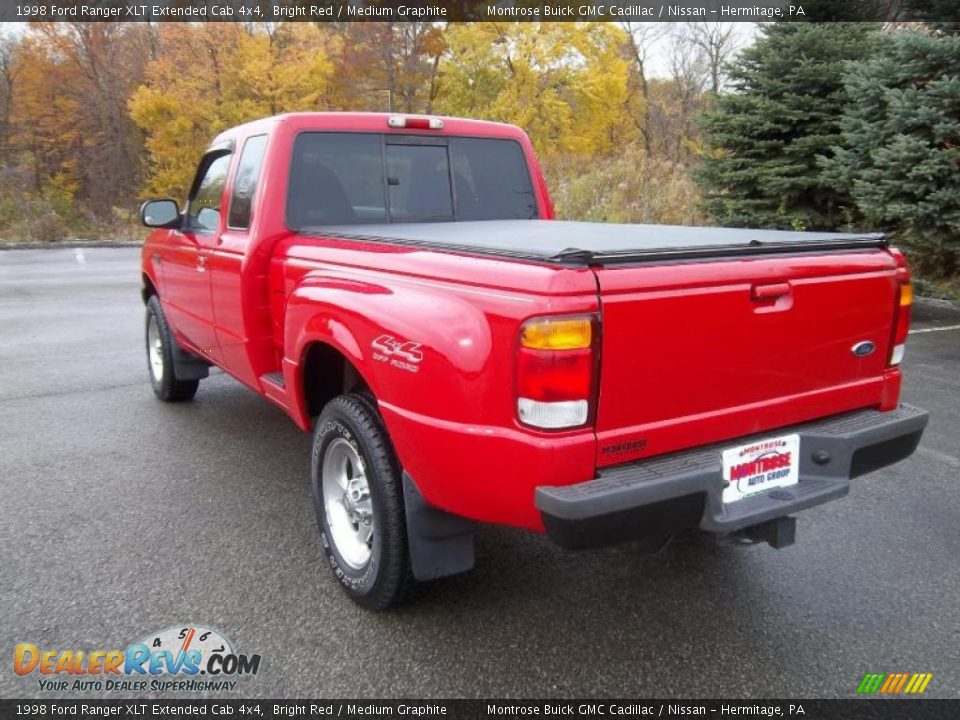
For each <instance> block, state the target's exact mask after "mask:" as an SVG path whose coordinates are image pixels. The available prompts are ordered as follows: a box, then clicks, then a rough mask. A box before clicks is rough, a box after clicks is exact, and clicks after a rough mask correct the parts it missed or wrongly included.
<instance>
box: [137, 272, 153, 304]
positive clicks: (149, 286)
mask: <svg viewBox="0 0 960 720" xmlns="http://www.w3.org/2000/svg"><path fill="white" fill-rule="evenodd" d="M142 278H143V287H142V288H141V289H140V297H142V298H143V302H144V304H146V303H147V300H149V299H150V298H151V297H152V296H154V295H156V294H157V289H156V288H155V287H154V286H153V283H152V282H151V281H150V276H149V275H147V274H146V273H142Z"/></svg>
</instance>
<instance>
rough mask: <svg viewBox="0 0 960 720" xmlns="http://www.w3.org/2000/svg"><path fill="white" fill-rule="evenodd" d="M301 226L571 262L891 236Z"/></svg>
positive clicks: (723, 253)
mask: <svg viewBox="0 0 960 720" xmlns="http://www.w3.org/2000/svg"><path fill="white" fill-rule="evenodd" d="M300 232H301V233H302V234H304V235H319V236H323V237H335V238H344V239H354V240H367V241H373V242H389V243H394V244H404V245H415V246H421V247H429V248H433V249H437V250H449V251H456V252H469V253H475V254H481V255H497V256H504V257H515V258H522V259H529V260H537V261H541V262H550V263H561V264H566V265H594V264H596V265H606V264H610V263H616V262H643V261H647V260H664V259H669V258H679V259H683V258H699V257H728V256H735V255H762V254H767V253H777V252H780V253H784V252H808V251H824V250H843V249H854V248H863V247H880V246H883V245H885V244H886V242H887V241H886V237H885V236H884V235H882V234H849V233H831V232H792V231H784V230H752V229H744V228H718V227H686V226H680V225H624V224H614V223H590V222H568V221H563V220H484V221H469V222H435V223H393V224H378V225H337V226H325V227H310V228H303V229H301V231H300Z"/></svg>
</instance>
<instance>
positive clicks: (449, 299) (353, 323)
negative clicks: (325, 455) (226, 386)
mask: <svg viewBox="0 0 960 720" xmlns="http://www.w3.org/2000/svg"><path fill="white" fill-rule="evenodd" d="M378 280H379V281H371V279H370V278H358V277H350V276H349V275H348V274H347V273H345V272H337V271H326V270H316V271H311V272H308V273H307V274H306V275H304V276H303V277H302V278H301V279H300V282H299V283H298V284H297V285H296V287H295V288H294V289H293V291H292V292H291V293H290V295H289V296H288V300H287V305H286V312H285V318H284V347H286V348H289V350H288V352H287V360H288V361H291V362H295V363H296V364H297V365H298V366H299V365H301V364H302V360H303V357H304V353H305V351H306V349H307V347H308V346H309V345H310V344H311V343H313V342H317V341H320V342H324V343H326V344H328V345H330V346H331V347H334V348H336V349H337V350H338V351H339V352H341V353H342V354H343V355H344V356H345V357H346V358H347V359H348V360H349V361H350V362H351V363H353V365H354V367H355V368H356V370H357V372H358V373H359V374H360V375H361V377H362V378H363V379H364V381H365V382H366V383H367V385H368V386H369V388H370V390H371V391H372V392H373V393H374V395H375V396H376V397H377V399H378V401H380V402H381V403H387V404H389V405H392V406H396V407H399V408H403V409H408V410H410V411H413V412H417V413H422V414H428V415H430V416H433V417H438V418H443V419H447V420H455V421H459V422H463V421H472V422H475V421H478V420H479V419H480V418H487V419H488V418H489V417H490V416H489V414H487V415H484V413H485V411H486V410H487V409H488V408H487V407H486V404H487V403H489V402H491V398H490V393H482V392H480V391H479V389H480V388H479V384H480V383H482V382H486V381H487V379H488V378H486V377H485V376H484V374H485V371H486V369H487V366H488V363H489V361H490V358H491V354H492V348H493V343H494V340H493V334H492V331H491V328H490V323H489V321H488V319H487V317H486V316H485V314H484V313H483V311H482V310H480V309H479V308H478V307H477V306H476V304H475V303H471V302H469V301H468V300H467V299H465V298H461V297H458V296H457V295H456V294H455V293H451V292H450V291H449V290H448V289H445V290H443V291H441V290H440V289H439V288H436V287H433V286H431V285H429V284H425V283H411V282H409V281H407V280H405V279H403V278H397V279H396V281H393V279H388V280H387V281H383V280H380V279H378ZM294 384H295V386H297V387H298V393H299V397H298V398H297V399H296V402H298V403H301V404H302V403H303V398H302V387H303V379H302V378H296V379H294ZM424 388H429V389H430V392H429V393H425V392H424ZM401 461H404V458H403V457H401Z"/></svg>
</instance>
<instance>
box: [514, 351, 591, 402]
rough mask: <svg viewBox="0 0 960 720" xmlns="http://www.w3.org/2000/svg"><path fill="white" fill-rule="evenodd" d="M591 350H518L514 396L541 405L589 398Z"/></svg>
mask: <svg viewBox="0 0 960 720" xmlns="http://www.w3.org/2000/svg"><path fill="white" fill-rule="evenodd" d="M592 377H593V351H592V350H590V349H589V348H588V349H586V350H531V349H530V348H520V357H519V358H518V359H517V393H518V394H519V395H520V397H525V398H529V399H531V400H542V401H544V402H557V401H559V400H585V399H587V398H589V397H590V384H591V379H592Z"/></svg>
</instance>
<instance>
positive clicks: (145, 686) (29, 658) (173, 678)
mask: <svg viewBox="0 0 960 720" xmlns="http://www.w3.org/2000/svg"><path fill="white" fill-rule="evenodd" d="M259 669H260V656H259V655H255V654H254V655H244V654H240V653H237V652H236V651H235V650H234V647H233V643H231V642H230V640H228V639H227V637H226V636H224V635H223V634H222V633H219V632H217V631H216V630H211V629H209V628H204V627H200V626H196V625H187V624H184V625H182V626H177V627H172V628H168V629H166V630H161V631H160V632H156V633H150V634H149V635H147V636H146V637H144V638H143V639H142V640H140V641H139V642H135V643H133V644H131V645H129V646H127V648H126V649H125V650H50V649H44V648H40V647H38V646H37V645H35V644H33V643H20V644H18V645H17V646H16V647H15V648H14V653H13V671H14V672H15V673H16V674H17V675H21V676H24V677H28V676H29V677H36V679H37V682H38V683H39V689H40V690H43V691H50V692H90V691H97V692H145V691H182V692H197V691H204V690H212V691H230V690H233V689H234V688H236V686H237V682H238V681H237V680H236V679H235V678H238V677H242V676H251V675H256V674H257V672H258V671H259Z"/></svg>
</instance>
